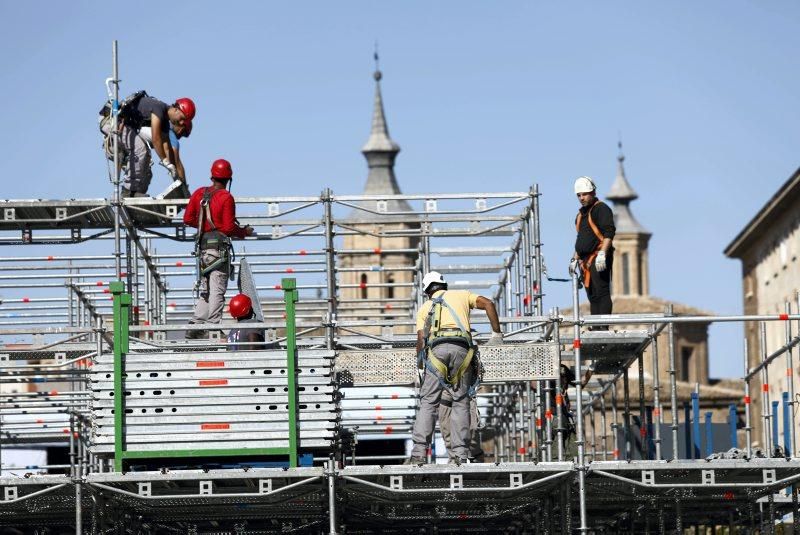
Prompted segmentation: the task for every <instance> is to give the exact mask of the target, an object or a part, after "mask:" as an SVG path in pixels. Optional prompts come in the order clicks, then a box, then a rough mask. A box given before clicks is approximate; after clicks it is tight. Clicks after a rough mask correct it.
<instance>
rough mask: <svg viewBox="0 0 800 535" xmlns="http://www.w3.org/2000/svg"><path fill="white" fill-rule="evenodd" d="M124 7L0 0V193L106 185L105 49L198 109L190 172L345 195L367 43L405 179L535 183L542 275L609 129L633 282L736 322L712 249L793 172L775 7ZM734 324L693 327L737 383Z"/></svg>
mask: <svg viewBox="0 0 800 535" xmlns="http://www.w3.org/2000/svg"><path fill="white" fill-rule="evenodd" d="M132 5H133V4H131V3H115V2H102V3H100V2H9V1H2V2H0V18H2V20H3V21H4V23H5V24H4V31H3V32H2V34H0V72H2V82H3V83H2V84H0V101H2V102H3V106H2V108H3V115H4V119H5V128H3V129H2V130H0V146H1V147H2V148H3V149H2V153H3V155H4V158H3V164H4V175H5V182H4V185H3V188H2V192H3V193H2V195H0V196H2V197H4V198H65V197H67V198H70V197H76V198H77V197H105V196H108V194H109V191H110V186H109V184H108V181H107V179H106V170H105V163H104V161H103V158H102V156H101V154H100V151H99V136H98V132H97V127H96V122H95V120H96V112H97V110H98V109H99V107H100V105H101V104H102V101H103V99H104V91H105V90H104V86H103V80H104V79H105V78H106V77H107V76H109V72H110V66H111V65H110V63H111V41H112V40H113V39H118V40H119V41H120V57H121V78H122V80H123V86H122V87H123V90H122V92H123V93H125V94H127V93H129V92H132V91H134V90H136V89H139V88H145V89H147V90H148V92H150V93H151V94H154V95H157V96H160V97H162V98H163V99H164V100H170V99H172V98H173V97H177V96H184V95H185V96H191V97H192V98H194V99H195V101H196V102H197V105H198V115H197V119H196V121H195V128H194V132H193V134H192V137H191V139H190V140H189V142H188V143H187V144H186V145H185V149H184V150H183V151H182V152H183V155H184V160H185V164H186V167H187V170H188V176H189V180H190V183H191V184H192V185H200V184H202V183H203V182H205V178H206V176H207V169H208V166H209V164H210V162H211V161H212V160H214V159H215V158H217V157H220V156H224V157H226V158H228V159H229V160H231V161H232V162H233V164H234V168H235V171H236V184H235V193H239V194H244V193H246V194H247V195H289V194H311V195H313V194H316V193H318V192H319V191H320V190H321V189H322V188H323V187H326V186H328V187H331V188H333V190H334V191H335V192H339V193H358V192H359V191H360V189H361V187H362V186H363V183H364V179H365V177H366V166H365V164H364V160H363V158H362V156H361V154H360V153H359V149H360V147H361V145H362V144H363V143H364V142H365V141H366V138H367V134H368V129H369V121H370V114H371V103H372V94H373V84H372V79H371V72H372V70H373V63H372V50H373V45H374V42H375V40H376V39H377V40H378V41H379V42H380V51H381V66H382V70H383V71H384V85H383V90H384V98H385V104H386V113H387V117H388V121H389V126H390V130H391V134H392V137H393V138H394V139H395V140H396V141H397V142H398V143H399V144H400V145H401V147H402V149H403V152H402V153H401V154H400V156H399V158H398V162H397V168H396V170H397V175H398V179H399V181H400V183H401V187H402V188H403V190H404V191H405V192H409V193H419V192H425V191H459V190H460V191H480V190H484V189H487V184H491V185H492V187H491V189H493V190H502V191H514V190H526V189H527V188H528V187H529V185H530V184H532V183H533V182H538V183H539V184H540V187H541V191H542V193H543V194H544V198H543V201H542V205H543V214H542V216H543V227H544V234H543V240H544V242H545V255H546V258H547V262H548V265H549V267H550V271H551V272H558V271H565V265H564V264H565V263H566V260H567V258H568V257H569V254H570V248H571V246H572V241H573V239H574V236H573V231H572V229H571V225H570V222H571V220H572V217H573V215H574V211H575V209H576V203H575V199H574V197H573V195H572V190H571V185H572V180H573V179H574V177H575V176H577V175H581V174H588V175H591V176H593V177H595V178H596V179H597V182H598V183H599V186H600V191H601V193H604V192H606V191H607V190H608V188H609V187H610V185H611V181H612V180H613V177H614V173H615V167H616V142H617V136H618V133H619V132H621V133H622V138H623V142H624V149H625V154H626V156H627V160H626V164H627V171H628V177H629V179H630V181H631V183H632V185H633V187H634V188H635V189H636V190H637V191H638V192H639V195H640V199H639V200H638V201H636V202H635V203H634V204H633V205H632V209H633V211H634V213H635V214H636V216H637V217H638V218H639V220H640V221H641V223H642V224H643V225H645V226H646V227H647V228H648V229H650V230H651V231H652V232H653V234H654V236H653V239H652V241H651V250H650V263H651V293H652V294H654V295H656V296H659V297H663V298H668V299H673V300H676V301H681V302H684V303H687V304H691V305H694V306H697V307H700V308H704V309H708V310H712V311H714V312H717V313H721V314H733V313H738V312H740V311H741V288H740V265H739V262H738V261H732V260H728V259H726V258H724V256H723V255H722V249H723V248H724V247H725V245H726V244H727V243H728V242H729V241H730V240H731V239H732V238H733V237H734V236H735V235H736V233H737V232H738V231H739V230H740V229H741V227H742V226H743V225H744V224H745V223H746V222H747V221H748V220H749V219H750V218H751V217H752V216H753V215H754V214H755V212H756V211H757V210H758V208H759V207H760V206H761V205H762V204H763V203H764V202H765V201H766V200H767V199H768V198H769V197H770V196H771V195H772V193H773V192H774V191H775V190H776V189H777V188H778V186H779V185H780V184H782V183H783V182H784V180H785V179H786V178H787V177H788V176H789V175H790V174H791V173H792V172H793V171H794V170H795V169H796V168H797V166H798V163H800V162H799V161H800V158H798V154H797V150H796V147H797V146H798V137H799V136H800V134H799V133H798V129H797V127H796V125H797V124H800V120H798V119H800V117H798V115H800V102H798V101H800V92H798V91H797V87H798V72H800V69H798V65H797V63H798V59H797V54H796V51H797V50H798V49H800V42H799V41H800V34H798V32H797V31H796V29H797V27H798V22H800V4H797V3H796V2H788V1H787V2H778V1H776V2H744V1H725V2H722V1H708V2H688V1H687V2H669V3H654V2H614V1H608V2H569V3H567V2H559V3H556V2H547V3H545V2H502V3H500V2H465V1H460V2H435V3H431V2H416V1H409V2H394V3H389V2H282V3H278V2H226V3H219V2H213V3H212V2H192V3H188V2H170V3H169V4H165V3H163V2H137V3H136V7H135V8H134V7H132ZM165 6H168V7H165ZM109 20H114V22H113V23H110V22H109ZM158 180H162V181H163V180H164V179H163V177H159V178H156V179H155V183H156V184H157V185H160V182H158ZM554 274H557V273H554ZM549 291H550V295H549V296H548V306H555V305H563V304H564V303H566V302H567V301H568V296H567V292H566V291H565V290H564V289H563V288H557V287H551V288H549ZM740 337H741V329H740V328H739V327H737V326H726V327H715V328H714V329H713V331H712V342H711V354H712V368H711V369H712V374H716V375H734V374H739V373H740V369H739V368H740V362H741V358H740V355H739V351H740V347H741V343H740Z"/></svg>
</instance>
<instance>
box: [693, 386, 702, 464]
mask: <svg viewBox="0 0 800 535" xmlns="http://www.w3.org/2000/svg"><path fill="white" fill-rule="evenodd" d="M701 442H702V439H701V438H700V385H699V384H695V387H694V392H692V459H699V458H700V452H701V451H702V449H701Z"/></svg>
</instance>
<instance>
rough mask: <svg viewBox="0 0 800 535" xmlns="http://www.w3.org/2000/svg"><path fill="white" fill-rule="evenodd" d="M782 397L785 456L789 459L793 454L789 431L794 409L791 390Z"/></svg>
mask: <svg viewBox="0 0 800 535" xmlns="http://www.w3.org/2000/svg"><path fill="white" fill-rule="evenodd" d="M781 397H782V398H783V456H784V457H786V458H787V459H788V458H789V457H791V456H792V439H791V434H790V433H791V432H790V431H789V427H791V425H792V420H791V410H792V409H791V403H790V402H789V392H784V393H783V394H782V396H781Z"/></svg>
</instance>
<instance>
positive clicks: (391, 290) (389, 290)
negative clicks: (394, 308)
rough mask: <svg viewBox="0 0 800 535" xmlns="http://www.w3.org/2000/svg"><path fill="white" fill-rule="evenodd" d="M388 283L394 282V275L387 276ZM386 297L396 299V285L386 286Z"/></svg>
mask: <svg viewBox="0 0 800 535" xmlns="http://www.w3.org/2000/svg"><path fill="white" fill-rule="evenodd" d="M386 284H394V275H389V276H388V277H386ZM386 298H387V299H394V286H388V287H387V288H386Z"/></svg>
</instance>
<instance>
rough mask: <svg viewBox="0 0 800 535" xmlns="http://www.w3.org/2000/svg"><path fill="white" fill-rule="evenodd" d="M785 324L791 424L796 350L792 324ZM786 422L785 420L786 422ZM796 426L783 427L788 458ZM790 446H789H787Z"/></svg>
mask: <svg viewBox="0 0 800 535" xmlns="http://www.w3.org/2000/svg"><path fill="white" fill-rule="evenodd" d="M791 313H792V304H791V303H790V302H788V301H787V302H786V315H787V316H788V315H789V314H791ZM784 323H785V333H786V347H787V349H786V395H787V396H788V398H789V401H788V404H789V406H788V410H789V412H790V413H791V414H790V416H791V419H790V422H794V421H795V419H794V416H795V411H794V407H795V400H794V371H793V370H794V354H793V350H794V348H793V347H792V346H791V343H792V322H791V321H786V322H784ZM784 421H785V420H784ZM795 440H796V438H795V426H793V425H784V426H783V443H784V447H786V448H787V449H786V451H785V452H784V453H785V455H786V456H787V457H792V445H793V444H795ZM787 444H788V446H786V445H787Z"/></svg>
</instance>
